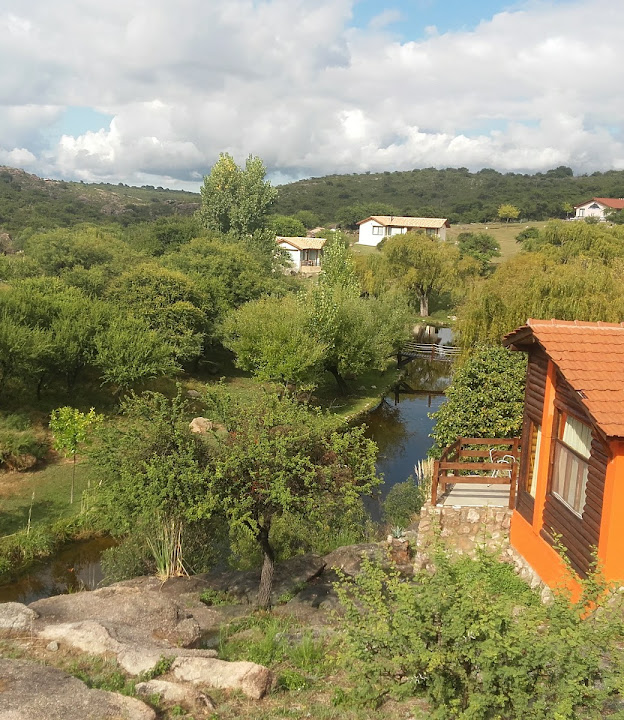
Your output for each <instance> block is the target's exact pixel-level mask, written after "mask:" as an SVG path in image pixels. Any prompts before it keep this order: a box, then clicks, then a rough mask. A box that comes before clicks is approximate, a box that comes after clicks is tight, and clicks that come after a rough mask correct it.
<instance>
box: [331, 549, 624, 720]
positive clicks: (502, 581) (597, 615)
mask: <svg viewBox="0 0 624 720" xmlns="http://www.w3.org/2000/svg"><path fill="white" fill-rule="evenodd" d="M434 561H435V571H434V572H427V571H423V572H421V573H419V574H418V575H416V576H415V578H414V581H413V582H405V581H404V580H402V579H401V578H400V577H399V576H398V574H396V573H393V572H390V573H388V572H385V571H384V570H382V569H381V568H380V567H379V566H377V565H374V564H372V563H370V562H364V564H363V572H362V574H361V575H360V576H359V577H358V578H356V580H355V582H346V581H344V582H343V583H342V584H341V585H340V586H339V587H338V594H339V597H340V600H341V603H342V605H343V608H344V611H345V615H344V620H343V627H344V628H345V631H346V643H345V656H344V660H345V664H346V666H347V667H348V668H349V672H350V673H351V674H352V678H353V680H354V686H355V690H353V691H351V692H349V693H345V692H344V691H343V692H342V693H340V694H339V696H337V697H336V701H337V702H344V701H352V702H353V701H355V702H358V703H365V704H370V705H374V706H379V705H381V704H382V703H383V702H384V700H385V699H386V698H397V699H401V698H405V697H408V696H412V695H425V696H426V697H427V699H428V700H429V702H430V703H431V706H432V713H431V715H430V717H431V718H432V719H435V720H452V719H456V720H499V719H501V718H509V719H511V718H529V717H530V718H531V719H532V720H552V718H556V719H557V720H573V719H574V720H576V719H580V718H599V717H603V716H604V715H605V713H606V709H607V707H608V704H609V702H610V696H611V695H612V694H613V692H614V691H615V690H617V689H618V688H619V687H621V673H622V670H621V667H622V647H621V641H622V637H623V633H622V620H621V604H619V603H615V602H611V599H609V602H607V601H606V600H603V602H600V603H599V602H598V600H597V598H598V597H600V593H602V594H603V595H604V585H603V584H602V583H601V582H600V581H599V580H598V581H597V580H596V577H595V576H593V577H591V578H590V579H589V580H588V581H585V582H584V583H583V587H584V593H583V596H582V598H581V599H580V600H579V602H578V603H574V604H572V603H571V602H570V600H569V598H568V597H566V596H564V595H562V594H559V595H556V597H555V600H554V602H552V603H551V604H549V605H543V604H542V603H541V602H540V601H539V596H538V595H537V593H535V592H533V591H531V590H530V588H529V587H528V586H527V585H525V584H524V583H522V581H520V580H519V579H518V578H517V577H516V576H515V574H514V572H513V570H512V568H511V567H510V566H506V565H503V564H501V563H498V562H497V561H496V560H495V559H494V558H491V557H488V556H487V555H484V554H481V556H480V557H478V558H477V559H476V560H470V559H467V558H462V559H460V560H452V559H450V558H449V557H448V556H447V555H446V554H445V553H443V552H442V551H441V550H438V551H437V553H436V554H435V558H434ZM597 604H598V605H599V606H600V609H599V611H595V612H592V613H591V614H588V611H587V608H588V607H596V605H597Z"/></svg>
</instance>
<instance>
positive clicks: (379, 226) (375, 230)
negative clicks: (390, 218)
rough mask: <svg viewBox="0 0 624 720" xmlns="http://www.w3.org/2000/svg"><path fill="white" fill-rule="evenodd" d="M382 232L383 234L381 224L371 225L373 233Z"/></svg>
mask: <svg viewBox="0 0 624 720" xmlns="http://www.w3.org/2000/svg"><path fill="white" fill-rule="evenodd" d="M383 234H384V228H383V225H373V235H383Z"/></svg>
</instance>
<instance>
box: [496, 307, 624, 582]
mask: <svg viewBox="0 0 624 720" xmlns="http://www.w3.org/2000/svg"><path fill="white" fill-rule="evenodd" d="M503 343H504V344H505V345H506V346H507V347H509V348H511V349H513V350H521V351H524V352H526V353H527V354H528V370H527V382H526V391H525V401H524V421H523V426H522V428H523V429H522V452H521V457H520V471H519V477H518V492H517V497H516V506H515V510H514V513H513V516H512V520H511V531H510V539H511V544H512V546H513V547H514V548H515V549H516V550H517V551H518V552H519V553H520V554H521V555H522V556H523V557H524V558H525V559H526V560H527V562H528V563H529V564H530V565H531V566H532V567H533V569H534V570H535V571H536V572H537V573H538V575H539V576H540V577H541V579H542V580H543V581H544V582H545V583H546V584H547V585H549V586H550V587H554V586H557V585H559V584H561V582H562V580H564V578H565V576H566V572H565V567H564V564H563V562H562V559H561V557H560V556H559V554H558V553H557V551H556V550H555V549H554V545H556V544H557V540H556V539H557V538H559V539H560V542H561V544H562V545H563V546H564V547H565V548H567V550H566V554H567V557H568V559H569V561H570V563H571V565H572V567H573V568H574V570H575V571H576V572H577V573H578V575H579V576H580V577H585V576H586V574H587V572H588V570H589V568H590V566H591V563H592V561H593V554H594V553H595V550H596V548H597V551H598V559H599V561H600V565H601V567H602V571H603V572H604V574H605V576H606V578H607V580H609V581H616V582H617V581H621V582H624V323H621V324H611V323H590V322H579V321H574V322H568V321H563V320H528V321H527V324H526V325H524V326H523V327H520V328H518V329H517V330H515V331H514V332H512V333H510V334H508V335H506V336H505V338H504V339H503ZM575 585H576V583H574V582H572V586H573V587H572V589H575V587H574V586H575Z"/></svg>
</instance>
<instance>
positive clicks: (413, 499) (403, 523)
mask: <svg viewBox="0 0 624 720" xmlns="http://www.w3.org/2000/svg"><path fill="white" fill-rule="evenodd" d="M425 500H426V497H425V494H424V492H423V489H422V487H421V486H420V485H418V483H417V482H416V480H414V478H413V477H411V476H410V477H409V478H407V480H406V481H405V482H402V483H397V484H396V485H393V486H392V487H391V488H390V492H389V493H388V495H387V496H386V499H385V500H384V501H383V505H382V517H383V519H384V522H386V523H388V525H393V526H400V527H403V528H405V527H407V526H408V525H409V524H410V522H411V520H412V517H413V516H414V515H417V514H418V513H419V512H420V508H421V507H422V506H423V503H424V502H425Z"/></svg>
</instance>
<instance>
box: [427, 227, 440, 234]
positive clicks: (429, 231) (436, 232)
mask: <svg viewBox="0 0 624 720" xmlns="http://www.w3.org/2000/svg"><path fill="white" fill-rule="evenodd" d="M437 234H438V231H437V230H436V228H425V235H429V236H432V235H437Z"/></svg>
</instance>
